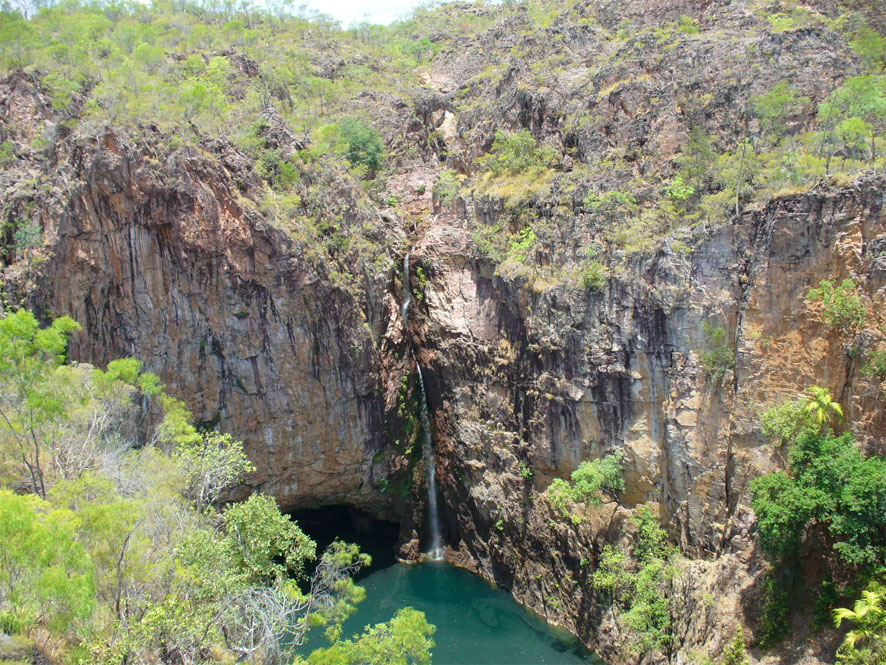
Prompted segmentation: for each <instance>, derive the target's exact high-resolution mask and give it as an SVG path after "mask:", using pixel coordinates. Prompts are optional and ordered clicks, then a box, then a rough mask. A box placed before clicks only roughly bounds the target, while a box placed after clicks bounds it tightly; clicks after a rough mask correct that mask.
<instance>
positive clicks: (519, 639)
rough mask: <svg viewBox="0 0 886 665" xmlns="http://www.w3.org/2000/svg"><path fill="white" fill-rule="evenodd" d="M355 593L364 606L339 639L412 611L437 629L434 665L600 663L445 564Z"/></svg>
mask: <svg viewBox="0 0 886 665" xmlns="http://www.w3.org/2000/svg"><path fill="white" fill-rule="evenodd" d="M360 585H361V586H363V587H365V588H366V600H365V601H363V603H361V604H360V606H359V609H358V610H357V613H356V614H355V615H354V616H352V617H351V618H350V619H348V621H347V622H346V623H345V625H344V634H345V636H347V637H350V636H352V635H354V634H356V633H359V632H361V631H362V629H363V627H364V626H366V625H369V624H376V623H381V622H383V621H387V620H389V619H390V618H391V617H392V616H393V615H394V613H395V612H396V611H397V610H398V609H399V608H401V607H407V606H411V607H414V608H415V609H418V610H421V611H422V612H424V613H425V615H426V616H427V618H428V621H429V622H430V623H432V624H434V625H435V626H436V627H437V632H436V634H435V635H434V641H435V642H436V647H435V648H434V651H433V663H434V665H499V664H501V665H549V664H551V665H561V664H562V665H569V664H571V663H599V662H600V661H598V660H596V659H595V658H594V657H593V656H591V655H590V654H588V653H587V651H586V650H584V649H583V648H582V647H581V645H580V644H578V642H577V641H576V640H575V638H573V637H572V636H570V635H568V634H563V635H560V634H559V633H557V632H555V631H554V629H552V628H551V627H550V626H548V625H547V624H546V623H545V622H544V621H542V620H541V619H540V618H538V617H536V616H534V615H532V614H530V613H529V612H527V611H526V610H525V609H523V608H522V607H520V606H519V605H517V603H516V602H514V600H513V599H512V598H511V596H510V595H509V594H508V593H507V592H505V591H504V590H502V589H499V588H497V587H495V586H492V585H491V584H488V583H487V582H486V581H485V580H483V579H482V578H480V577H478V576H477V575H472V574H471V573H469V572H467V571H465V570H462V569H460V568H456V567H454V566H450V565H449V564H446V563H442V562H431V563H424V564H419V565H406V564H395V565H392V566H389V567H387V568H383V569H381V570H376V571H375V572H373V573H371V574H370V575H368V576H367V577H365V578H363V579H362V580H360ZM317 646H319V645H317Z"/></svg>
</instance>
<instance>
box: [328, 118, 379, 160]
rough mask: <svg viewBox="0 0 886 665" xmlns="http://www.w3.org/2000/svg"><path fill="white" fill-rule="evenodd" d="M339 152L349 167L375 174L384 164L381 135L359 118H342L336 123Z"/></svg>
mask: <svg viewBox="0 0 886 665" xmlns="http://www.w3.org/2000/svg"><path fill="white" fill-rule="evenodd" d="M338 131H339V135H340V141H339V150H340V151H341V153H342V154H343V155H344V157H345V159H347V160H348V162H350V164H351V166H356V167H361V166H362V167H365V168H366V169H367V170H368V171H369V173H370V174H375V173H376V172H377V171H378V170H379V169H380V168H381V167H382V165H383V164H384V161H385V145H384V143H383V142H382V139H381V134H379V133H378V130H377V129H375V127H373V126H372V125H370V124H367V123H366V122H364V121H363V120H361V119H359V118H353V117H348V118H343V119H342V120H341V121H340V122H339V123H338Z"/></svg>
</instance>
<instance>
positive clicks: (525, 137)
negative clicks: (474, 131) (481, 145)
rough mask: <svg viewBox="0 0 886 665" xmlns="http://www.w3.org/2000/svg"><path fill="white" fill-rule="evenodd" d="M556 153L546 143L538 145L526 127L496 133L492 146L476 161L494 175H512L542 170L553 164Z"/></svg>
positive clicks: (557, 156) (555, 159)
mask: <svg viewBox="0 0 886 665" xmlns="http://www.w3.org/2000/svg"><path fill="white" fill-rule="evenodd" d="M558 158H559V153H558V152H557V151H556V150H554V149H553V148H551V147H549V146H544V147H542V146H539V145H538V142H537V141H536V140H535V137H534V136H533V135H532V134H531V133H530V132H529V131H528V130H526V129H523V130H521V131H519V132H517V133H516V134H511V135H507V134H505V133H504V132H502V131H498V132H496V134H495V140H494V141H493V143H492V149H491V150H490V151H489V153H488V154H486V155H484V156H483V157H481V158H480V159H478V160H477V163H478V164H479V165H480V167H481V168H483V169H485V170H486V171H488V172H490V173H491V174H492V175H493V176H495V177H499V176H515V175H521V174H531V173H537V172H541V171H545V170H547V169H548V168H550V167H552V166H554V165H555V164H556V162H557V160H558Z"/></svg>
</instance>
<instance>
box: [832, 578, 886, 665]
mask: <svg viewBox="0 0 886 665" xmlns="http://www.w3.org/2000/svg"><path fill="white" fill-rule="evenodd" d="M844 621H850V622H852V623H853V624H854V627H853V629H852V630H850V631H849V632H848V633H847V634H846V638H845V639H844V640H843V644H842V645H841V646H840V648H839V650H838V651H837V659H838V660H837V662H838V663H839V664H840V665H879V664H881V663H883V662H884V659H886V589H883V588H882V587H881V588H877V587H876V586H875V584H873V583H872V584H871V585H869V587H868V588H867V589H865V590H864V591H862V594H861V598H859V599H858V600H856V601H855V605H854V606H853V608H852V609H849V608H846V607H838V608H837V609H835V610H834V624H835V625H836V626H837V628H839V627H840V626H841V625H842V623H843V622H844Z"/></svg>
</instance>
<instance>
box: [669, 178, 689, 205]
mask: <svg viewBox="0 0 886 665" xmlns="http://www.w3.org/2000/svg"><path fill="white" fill-rule="evenodd" d="M665 193H666V194H667V195H668V196H669V197H670V198H672V199H674V200H675V201H685V200H687V199H688V198H689V197H691V196H692V195H693V194H695V187H693V186H692V185H690V184H689V183H687V182H686V181H685V180H683V176H682V175H680V174H677V177H676V178H674V180H673V181H672V182H671V184H670V185H668V187H667V189H666V190H665Z"/></svg>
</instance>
